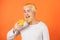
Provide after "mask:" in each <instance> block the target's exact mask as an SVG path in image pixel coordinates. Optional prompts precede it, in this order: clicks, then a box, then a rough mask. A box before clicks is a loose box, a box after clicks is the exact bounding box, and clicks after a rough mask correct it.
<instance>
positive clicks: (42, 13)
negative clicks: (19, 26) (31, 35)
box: [0, 0, 60, 40]
mask: <svg viewBox="0 0 60 40" xmlns="http://www.w3.org/2000/svg"><path fill="white" fill-rule="evenodd" d="M59 2H60V1H59V0H0V5H1V6H0V8H1V10H0V11H1V13H0V40H6V34H7V32H8V31H9V30H10V29H11V28H12V27H13V26H14V24H15V23H16V22H17V21H18V20H19V19H23V8H22V7H23V5H24V4H26V3H34V4H35V5H36V7H37V12H36V13H37V14H36V19H37V20H42V21H43V22H45V23H46V24H47V26H48V29H49V33H50V39H51V40H60V3H59ZM19 39H21V35H20V36H19V35H18V36H17V37H16V38H15V40H19Z"/></svg>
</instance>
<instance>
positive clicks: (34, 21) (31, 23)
mask: <svg viewBox="0 0 60 40" xmlns="http://www.w3.org/2000/svg"><path fill="white" fill-rule="evenodd" d="M36 23H37V21H36V19H33V20H32V21H31V22H30V23H29V24H30V25H33V24H36Z"/></svg>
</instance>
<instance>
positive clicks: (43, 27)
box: [39, 21, 48, 30]
mask: <svg viewBox="0 0 60 40" xmlns="http://www.w3.org/2000/svg"><path fill="white" fill-rule="evenodd" d="M39 25H40V26H41V28H42V29H43V30H47V29H48V28H47V25H46V24H45V23H44V22H43V21H40V22H39Z"/></svg>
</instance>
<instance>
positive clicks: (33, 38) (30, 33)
mask: <svg viewBox="0 0 60 40" xmlns="http://www.w3.org/2000/svg"><path fill="white" fill-rule="evenodd" d="M23 9H24V19H25V20H24V21H25V22H24V26H22V25H19V23H18V22H17V23H16V24H15V26H14V27H13V28H12V29H11V30H10V31H9V32H8V33H7V40H14V38H15V36H17V35H18V34H20V35H21V36H22V40H49V32H48V28H47V26H46V25H45V24H44V23H43V22H42V21H40V22H38V21H37V20H36V19H35V14H36V9H37V8H36V7H35V5H33V4H30V3H28V4H26V5H24V7H23Z"/></svg>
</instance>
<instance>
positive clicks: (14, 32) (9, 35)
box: [7, 23, 19, 40]
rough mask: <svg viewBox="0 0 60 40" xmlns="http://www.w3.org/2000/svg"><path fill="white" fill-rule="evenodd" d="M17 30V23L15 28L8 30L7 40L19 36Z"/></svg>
mask: <svg viewBox="0 0 60 40" xmlns="http://www.w3.org/2000/svg"><path fill="white" fill-rule="evenodd" d="M16 28H17V23H16V24H15V26H14V27H13V28H12V29H11V30H9V32H8V33H7V40H13V39H14V38H15V36H17V35H18V34H19V32H18V30H16Z"/></svg>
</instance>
